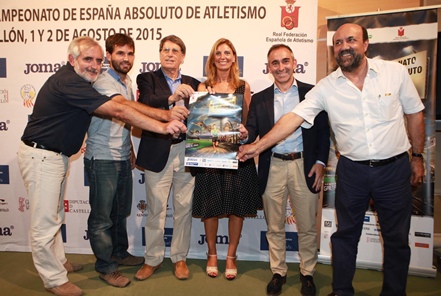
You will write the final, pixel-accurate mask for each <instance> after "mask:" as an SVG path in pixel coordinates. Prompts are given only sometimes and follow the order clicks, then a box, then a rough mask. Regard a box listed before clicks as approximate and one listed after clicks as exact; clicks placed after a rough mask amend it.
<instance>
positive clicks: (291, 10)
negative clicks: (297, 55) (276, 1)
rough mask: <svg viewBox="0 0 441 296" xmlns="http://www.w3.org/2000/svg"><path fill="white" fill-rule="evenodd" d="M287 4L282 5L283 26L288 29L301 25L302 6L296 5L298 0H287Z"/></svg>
mask: <svg viewBox="0 0 441 296" xmlns="http://www.w3.org/2000/svg"><path fill="white" fill-rule="evenodd" d="M285 2H286V6H280V8H281V9H282V17H281V24H280V25H281V26H282V27H283V28H286V29H288V30H292V29H293V28H297V27H298V26H299V9H300V6H294V3H295V2H296V0H285Z"/></svg>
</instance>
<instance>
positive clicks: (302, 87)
mask: <svg viewBox="0 0 441 296" xmlns="http://www.w3.org/2000/svg"><path fill="white" fill-rule="evenodd" d="M296 81H297V86H298V89H299V97H300V101H303V100H304V99H305V94H306V93H307V92H308V91H309V90H310V89H311V88H313V87H314V86H313V85H310V84H306V83H303V82H301V81H298V80H296ZM273 126H274V84H273V85H271V86H270V87H268V88H266V89H264V90H263V91H261V92H259V93H256V94H254V95H253V97H252V98H251V104H250V110H249V113H248V120H247V123H246V128H247V130H248V143H252V142H254V141H255V140H256V138H257V136H260V138H262V137H263V136H264V135H265V134H267V133H268V132H269V131H270V130H271V128H272V127H273ZM301 129H302V137H303V159H304V173H305V178H306V183H307V184H308V188H309V190H310V191H311V192H314V193H316V192H317V191H316V190H315V189H314V188H313V187H312V184H313V183H314V178H315V176H312V177H308V173H309V171H310V170H311V168H312V166H313V165H314V164H315V162H316V160H320V161H322V162H323V163H324V164H326V163H327V162H328V156H329V146H330V130H329V123H328V114H327V113H326V112H324V111H322V112H320V113H319V114H318V115H317V117H316V118H315V120H314V125H313V126H312V127H311V128H310V129H305V128H301ZM273 147H274V146H272V147H270V148H269V149H267V150H265V151H263V152H262V153H261V154H260V155H259V165H258V174H259V190H260V193H261V194H263V193H264V192H265V188H266V183H267V180H268V174H269V167H270V163H271V154H272V153H271V149H272V148H273Z"/></svg>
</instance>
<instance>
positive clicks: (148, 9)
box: [0, 0, 318, 262]
mask: <svg viewBox="0 0 441 296" xmlns="http://www.w3.org/2000/svg"><path fill="white" fill-rule="evenodd" d="M317 6H318V4H317V0H297V1H295V0H288V1H285V0H275V1H270V2H268V1H263V0H255V1H247V0H224V1H214V0H205V1H202V0H195V1H177V0H169V1H159V0H150V1H141V0H132V1H116V0H106V1H104V0H96V1H89V0H78V1H75V3H69V2H66V1H55V0H40V1H24V0H15V1H6V0H0V23H1V28H0V143H2V144H1V147H2V148H1V151H2V153H0V251H8V250H10V251H17V250H18V251H30V241H29V225H30V221H29V219H30V217H29V199H28V196H27V193H26V190H25V188H24V185H23V180H22V178H21V175H20V172H19V169H18V165H17V157H16V152H17V150H18V147H19V143H20V137H21V135H22V133H23V130H24V128H25V126H26V123H27V121H28V116H29V115H30V114H31V113H32V108H33V104H34V103H35V99H36V96H37V94H38V92H39V90H40V88H41V86H42V85H43V83H44V82H45V81H46V80H47V79H48V77H49V76H51V75H52V74H53V73H54V72H56V71H57V70H58V69H59V68H60V67H61V66H63V65H64V64H65V63H66V61H67V47H68V45H69V43H70V41H71V40H72V39H73V38H75V37H77V36H81V35H88V36H90V37H93V38H95V39H96V40H97V41H98V42H99V43H100V44H101V45H102V46H103V47H104V43H105V39H106V38H107V37H108V36H109V35H112V34H114V33H125V34H128V35H130V36H131V37H132V38H133V39H134V40H135V47H136V51H135V56H136V58H135V61H134V66H133V69H132V70H131V72H130V73H129V74H130V77H131V79H132V81H133V82H134V85H133V89H134V90H136V88H137V86H136V77H137V75H138V74H139V73H143V72H146V71H154V70H157V69H158V68H159V66H160V64H159V41H160V40H161V39H162V38H163V37H165V36H167V35H171V34H174V35H177V36H179V37H181V38H182V39H183V41H184V42H185V44H186V46H187V54H186V57H185V63H184V64H183V65H182V73H183V74H186V75H191V76H193V77H195V78H198V79H200V80H201V81H203V80H205V77H204V75H205V74H204V65H205V61H206V59H207V56H208V54H209V52H210V49H211V46H212V45H213V44H214V42H215V41H216V40H217V39H219V38H221V37H224V38H228V39H230V40H231V41H232V42H233V44H234V45H235V47H236V49H237V53H238V57H239V64H240V70H241V75H242V76H243V78H244V79H245V80H246V81H248V83H249V84H250V86H251V91H252V92H258V91H261V90H263V89H265V88H266V87H268V86H269V85H271V84H272V82H273V79H272V77H271V75H270V74H268V66H267V52H268V49H269V48H270V47H271V46H272V45H273V44H276V43H285V44H287V45H289V46H291V47H292V49H293V51H294V54H295V57H296V59H297V69H296V77H297V78H298V79H299V80H302V81H304V82H306V83H310V84H315V82H316V68H317V67H316V48H317V36H316V35H317ZM107 67H108V62H107V61H105V63H104V67H103V68H104V69H106V68H107ZM139 135H140V132H139V131H137V132H135V135H134V137H133V143H134V147H135V150H137V148H138V144H139ZM84 149H85V145H83V148H82V149H81V151H79V153H77V154H76V155H74V156H72V157H71V158H70V171H69V175H68V177H67V191H66V195H65V197H64V198H65V202H64V207H65V212H66V219H65V224H64V226H63V228H62V234H63V239H64V243H65V248H66V251H67V252H70V253H86V254H91V253H92V250H91V248H90V244H89V241H88V233H87V218H88V215H89V211H90V207H89V188H88V184H87V180H86V178H85V173H84V168H83V153H84ZM133 177H134V180H133V185H134V194H133V206H132V209H131V210H132V211H131V216H130V218H129V219H128V233H129V244H130V249H129V251H130V252H132V253H133V254H135V255H138V256H141V255H143V254H144V250H145V241H146V240H147V239H148V238H146V237H144V230H143V228H144V225H145V220H146V217H147V215H148V212H147V211H146V196H145V185H144V182H145V176H144V173H143V171H141V170H138V169H135V170H134V171H133ZM244 190H247V189H246V188H244ZM292 215H293V214H292V211H291V210H287V218H288V219H287V221H289V224H287V231H288V233H287V236H288V241H287V248H288V250H289V251H290V252H288V258H287V259H288V261H289V262H298V256H297V239H296V237H297V231H296V227H295V219H293V217H292ZM227 222H228V221H227V219H222V220H221V223H220V225H219V231H218V239H217V244H218V246H217V247H218V250H219V254H220V255H221V256H222V254H226V251H227V247H228V242H229V238H228V227H227ZM266 229H267V228H266V223H265V220H264V214H263V212H262V211H260V212H259V213H258V215H257V217H255V218H250V219H246V220H245V223H244V228H243V231H242V238H241V242H240V245H239V249H238V256H239V258H240V260H266V261H267V260H268V251H267V250H268V244H267V242H266V238H265V232H266ZM172 233H173V208H172V203H171V202H169V207H168V209H167V221H166V229H165V238H164V239H165V241H166V243H167V246H169V243H170V240H171V237H172ZM204 233H205V232H204V228H203V223H202V222H201V221H200V220H199V219H194V220H193V225H192V232H191V247H190V252H189V255H188V257H189V258H205V253H206V249H207V247H206V245H205V244H206V242H205V235H204ZM166 256H169V248H168V247H167V251H166ZM220 258H222V257H220Z"/></svg>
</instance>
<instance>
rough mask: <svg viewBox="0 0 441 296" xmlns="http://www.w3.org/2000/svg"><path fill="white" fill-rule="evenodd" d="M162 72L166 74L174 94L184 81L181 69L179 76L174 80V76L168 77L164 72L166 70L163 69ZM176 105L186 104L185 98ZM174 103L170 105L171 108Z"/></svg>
mask: <svg viewBox="0 0 441 296" xmlns="http://www.w3.org/2000/svg"><path fill="white" fill-rule="evenodd" d="M161 71H162V68H161ZM162 73H163V74H164V77H165V80H166V81H167V84H168V87H169V88H170V91H171V93H172V94H174V93H175V91H176V90H177V89H178V87H179V86H180V85H181V83H182V77H181V71H179V73H178V78H176V79H175V80H173V79H172V78H170V77H168V76H167V75H166V74H165V73H164V71H162ZM174 105H176V106H184V100H179V101H177V102H176V103H175V104H174ZM174 105H173V104H172V105H170V106H169V107H170V109H171V108H173V106H174Z"/></svg>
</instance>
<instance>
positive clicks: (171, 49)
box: [162, 47, 181, 55]
mask: <svg viewBox="0 0 441 296" xmlns="http://www.w3.org/2000/svg"><path fill="white" fill-rule="evenodd" d="M170 51H171V53H172V54H175V55H176V54H178V53H180V52H181V51H180V50H179V49H177V48H168V47H165V48H163V49H162V52H163V53H166V54H168V53H170Z"/></svg>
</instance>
